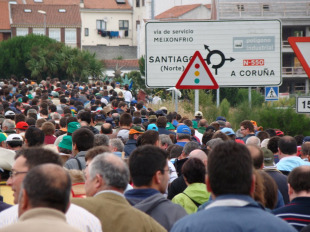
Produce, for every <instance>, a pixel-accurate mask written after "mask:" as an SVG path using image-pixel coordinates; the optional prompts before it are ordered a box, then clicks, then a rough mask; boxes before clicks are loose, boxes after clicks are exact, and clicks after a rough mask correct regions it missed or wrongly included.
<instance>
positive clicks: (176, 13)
mask: <svg viewBox="0 0 310 232" xmlns="http://www.w3.org/2000/svg"><path fill="white" fill-rule="evenodd" d="M199 6H201V4H192V5H182V6H175V7H172V8H171V9H169V10H166V11H164V12H163V13H161V14H159V15H157V16H155V19H166V18H178V17H180V16H181V15H184V14H185V13H187V12H189V11H191V10H193V9H195V8H197V7H199Z"/></svg>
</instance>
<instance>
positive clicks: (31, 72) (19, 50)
mask: <svg viewBox="0 0 310 232" xmlns="http://www.w3.org/2000/svg"><path fill="white" fill-rule="evenodd" d="M23 41H24V43H25V44H28V46H29V47H27V48H25V47H24V45H20V44H23ZM5 42H6V43H0V53H1V54H2V52H1V51H2V50H1V49H3V52H4V54H5V55H4V56H1V58H0V67H2V68H0V69H1V71H3V70H5V71H3V72H2V73H1V71H0V74H2V77H5V78H9V77H10V76H11V75H12V74H14V75H16V76H17V77H22V76H31V78H33V79H36V80H37V81H40V80H42V79H43V78H45V77H47V76H50V77H58V78H59V79H60V80H61V79H66V80H71V81H87V79H88V77H89V76H93V77H95V78H97V77H100V76H102V72H103V68H104V66H103V64H102V63H101V62H100V61H99V60H97V59H96V58H95V54H91V53H90V52H88V51H80V50H79V49H77V48H71V47H69V46H65V45H64V44H63V43H59V42H57V41H55V40H52V39H49V38H47V37H45V36H40V35H28V36H24V37H14V38H13V39H11V40H9V41H8V42H7V41H5ZM16 45H20V46H16ZM14 46H16V47H14ZM9 53H13V54H14V57H22V58H19V59H13V60H12V61H11V63H10V64H7V62H6V59H7V60H10V59H9ZM6 57H7V58H6ZM5 65H9V66H8V67H9V69H5V68H4V67H5Z"/></svg>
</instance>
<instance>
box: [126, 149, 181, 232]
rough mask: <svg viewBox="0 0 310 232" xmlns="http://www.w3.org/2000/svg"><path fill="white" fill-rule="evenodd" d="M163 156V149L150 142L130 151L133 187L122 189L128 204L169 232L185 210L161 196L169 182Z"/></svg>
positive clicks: (166, 164)
mask: <svg viewBox="0 0 310 232" xmlns="http://www.w3.org/2000/svg"><path fill="white" fill-rule="evenodd" d="M167 157H168V153H167V152H166V151H164V150H163V149H161V148H159V147H156V146H152V145H145V146H141V147H138V148H137V149H136V150H134V151H133V152H132V153H131V155H130V157H129V170H130V173H131V178H132V181H133V185H134V189H132V190H128V191H126V192H125V197H126V199H127V200H128V201H129V203H130V204H132V205H133V206H134V207H136V208H137V209H139V210H141V211H143V212H145V213H147V214H148V215H150V216H151V217H152V218H154V219H155V220H156V221H157V222H158V223H159V224H161V225H162V226H163V227H165V228H166V229H167V230H168V231H169V230H170V229H171V228H172V226H173V224H174V223H175V222H176V221H177V220H179V219H180V218H182V217H184V216H186V215H187V213H186V212H185V210H184V208H183V207H181V206H180V205H177V204H174V203H172V202H171V201H169V200H167V199H166V197H164V195H163V194H164V193H165V192H166V189H167V187H168V183H169V173H170V169H169V167H168V163H167Z"/></svg>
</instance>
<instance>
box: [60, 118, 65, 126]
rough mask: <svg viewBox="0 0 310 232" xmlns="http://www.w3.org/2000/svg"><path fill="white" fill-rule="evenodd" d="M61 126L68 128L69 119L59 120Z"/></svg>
mask: <svg viewBox="0 0 310 232" xmlns="http://www.w3.org/2000/svg"><path fill="white" fill-rule="evenodd" d="M59 125H60V126H61V127H66V126H67V118H66V117H62V118H61V119H60V120H59Z"/></svg>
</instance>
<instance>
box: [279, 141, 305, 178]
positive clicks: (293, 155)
mask: <svg viewBox="0 0 310 232" xmlns="http://www.w3.org/2000/svg"><path fill="white" fill-rule="evenodd" d="M278 145H279V148H278V149H279V158H280V161H279V162H278V163H277V164H276V166H277V168H278V169H279V170H280V171H281V172H282V173H283V174H285V175H288V174H289V173H290V172H291V171H292V170H293V169H294V168H296V167H299V166H302V165H307V166H310V163H309V162H306V161H304V160H302V159H301V158H300V157H299V156H297V143H296V140H295V139H294V138H293V137H291V136H283V137H282V138H280V140H279V143H278Z"/></svg>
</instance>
